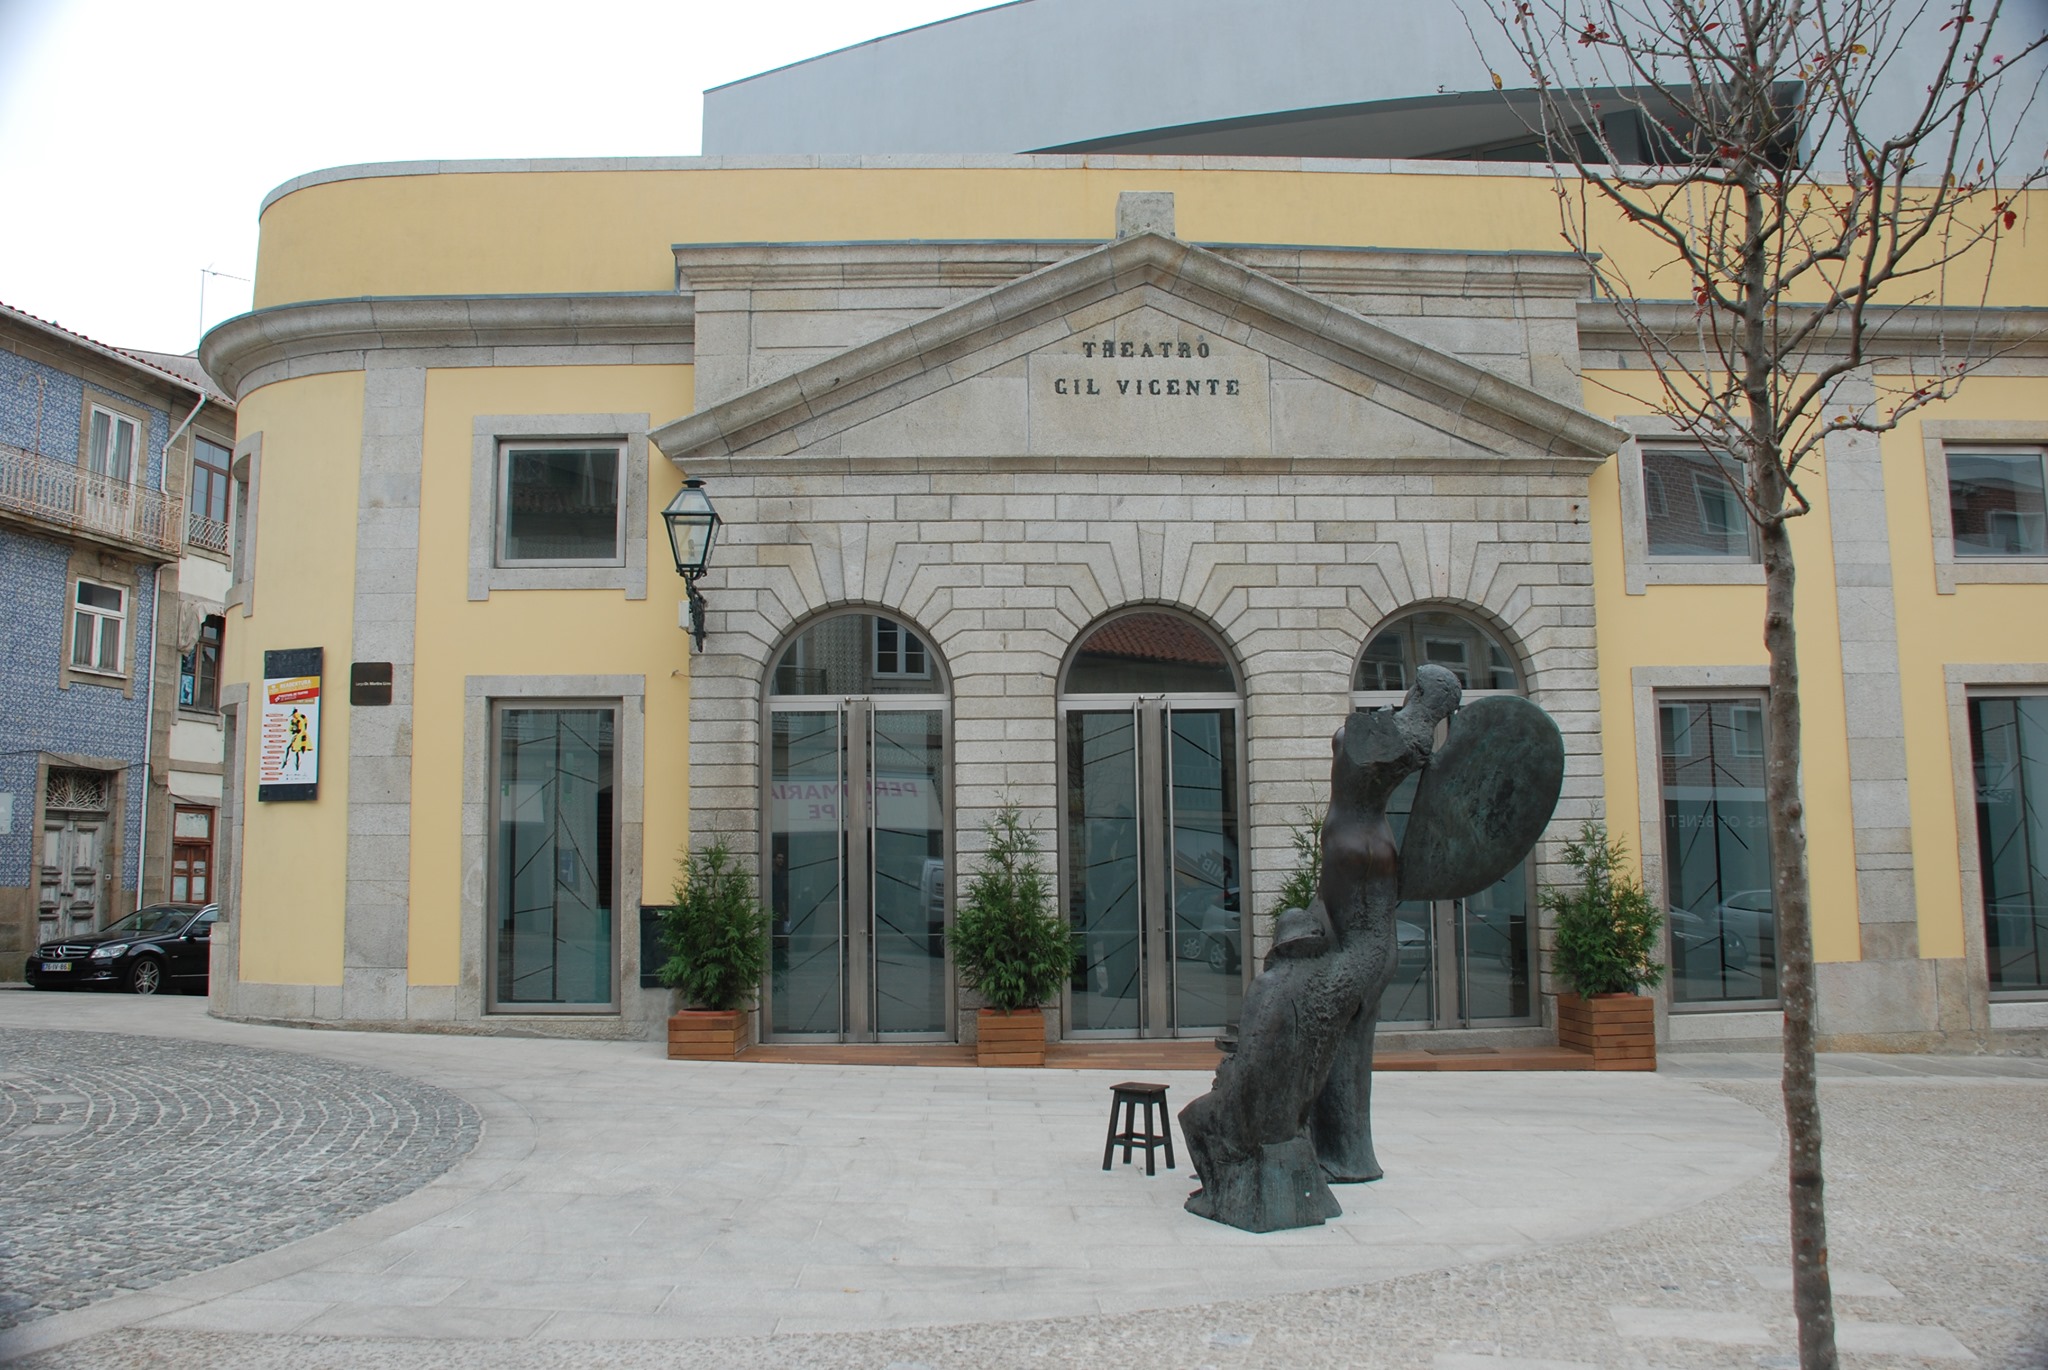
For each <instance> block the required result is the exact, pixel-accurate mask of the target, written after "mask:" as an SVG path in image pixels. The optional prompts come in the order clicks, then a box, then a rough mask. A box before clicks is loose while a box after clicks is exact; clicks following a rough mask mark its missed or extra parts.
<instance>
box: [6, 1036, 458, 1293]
mask: <svg viewBox="0 0 2048 1370" xmlns="http://www.w3.org/2000/svg"><path fill="white" fill-rule="evenodd" d="M478 1131H479V1121H478V1117H477V1113H476V1110H475V1109H473V1108H471V1107H470V1106H469V1105H468V1104H467V1103H465V1102H463V1101H462V1100H461V1099H458V1098H457V1097H455V1096H454V1095H452V1094H450V1093H448V1092H447V1091H445V1090H441V1089H436V1088H434V1087H433V1086H431V1085H426V1084H421V1083H419V1082H418V1081H415V1080H410V1079H406V1078H405V1077H403V1076H398V1075H392V1074H387V1073H386V1072H384V1071H380V1070H371V1069H366V1068H364V1067H361V1066H352V1065H344V1064H342V1063H340V1062H337V1061H328V1060H323V1059H320V1058H318V1057H309V1056H296V1055H286V1054H284V1053H280V1052H272V1051H259V1050H252V1049H250V1048H247V1047H234V1046H221V1045H216V1044H212V1043H201V1042H180V1041H171V1040H164V1039H159V1038H145V1037H126V1036H119V1035H114V1034H106V1033H80V1032H43V1031H24V1030H16V1029H10V1030H9V1031H8V1032H7V1033H6V1034H5V1036H4V1037H0V1176H4V1177H5V1178H4V1180H0V1328H5V1327H12V1326H15V1325H17V1324H20V1323H24V1322H29V1321H32V1320H34V1319H36V1318H41V1317H46V1316H48V1315H50V1314H52V1313H56V1312H61V1311H63V1310H66V1309H72V1308H80V1307H83V1306H85V1305H86V1304H89V1303H92V1302H95V1301H96V1300H99V1299H103V1298H108V1297H110V1296H112V1295H115V1294H119V1293H122V1292H124V1291H127V1290H134V1289H146V1288H148V1287H150V1286H151V1285H156V1284H162V1283H163V1282H164V1281H166V1280H172V1279H176V1278H177V1277H178V1276H180V1275H189V1274H192V1273H194V1272H196V1271H200V1270H205V1269H208V1268H210V1267H212V1266H216V1265H222V1264H225V1263H226V1262H228V1261H233V1260H239V1259H241V1258H242V1257H244V1256H250V1255H254V1254H255V1253H257V1252H259V1251H267V1250H270V1249H271V1248H273V1247H276V1246H281V1245H283V1244H284V1243H286V1242H290V1241H295V1240H297V1239H298V1238H300V1237H306V1236H310V1235H312V1234H313V1233H315V1232H318V1231H320V1230H322V1229H323V1228H328V1227H332V1226H334V1225H335V1224H336V1223H338V1222H341V1221H343V1220H344V1219H347V1218H351V1217H354V1216H355V1215H357V1214H359V1213H365V1212H368V1211H369V1210H370V1209H373V1208H376V1207H379V1206H381V1205H383V1204H386V1203H389V1202H390V1201H391V1200H393V1199H396V1198H398V1197H399V1196H401V1195H403V1194H407V1193H409V1192H411V1191H412V1190H414V1189H417V1188H418V1187H419V1186H421V1185H423V1184H425V1183H426V1182H427V1181H429V1180H431V1179H433V1178H434V1177H435V1176H437V1175H439V1174H441V1173H442V1172H443V1171H445V1170H447V1169H448V1167H449V1166H451V1165H453V1164H454V1163H455V1162H456V1161H458V1160H460V1159H461V1158H462V1157H463V1156H465V1155H467V1154H468V1153H469V1151H470V1149H471V1148H472V1147H474V1146H475V1145H476V1141H477V1136H478Z"/></svg>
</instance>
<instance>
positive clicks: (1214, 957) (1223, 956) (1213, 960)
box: [1208, 937, 1235, 974]
mask: <svg viewBox="0 0 2048 1370" xmlns="http://www.w3.org/2000/svg"><path fill="white" fill-rule="evenodd" d="M1233 959H1235V958H1233V957H1232V956H1231V954H1230V948H1229V947H1228V946H1226V945H1224V942H1223V939H1222V938H1220V937H1211V938H1210V939H1209V957H1208V960H1209V969H1210V970H1214V971H1221V972H1223V973H1225V974H1228V973H1229V972H1230V971H1231V970H1232V969H1234V967H1233V966H1232V965H1231V964H1230V963H1231V961H1232V960H1233Z"/></svg>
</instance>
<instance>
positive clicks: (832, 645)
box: [768, 614, 944, 695]
mask: <svg viewBox="0 0 2048 1370" xmlns="http://www.w3.org/2000/svg"><path fill="white" fill-rule="evenodd" d="M943 689H944V685H943V684H942V682H941V681H940V679H939V677H938V674H937V672H936V669H935V667H934V665H933V662H932V653H931V649H930V648H929V647H928V646H926V644H925V641H924V639H923V638H921V637H919V636H918V635H917V634H916V633H914V632H912V631H911V630H910V629H909V628H907V627H905V626H904V625H903V624H901V623H899V622H897V621H896V620H895V619H892V618H884V617H882V616H881V615H880V614H834V615H833V616H831V617H830V618H823V619H820V620H818V621H817V622H816V623H813V624H812V625H811V626H810V627H808V628H806V629H804V630H803V632H801V633H799V634H798V635H797V638H796V640H795V641H794V642H792V643H790V644H789V646H788V647H787V648H785V649H784V650H783V653H782V656H781V657H780V658H779V659H778V660H777V661H776V663H775V670H774V671H773V672H772V673H770V675H769V678H768V693H770V694H772V695H905V694H909V695H928V694H938V693H940V692H941V691H942V690H943Z"/></svg>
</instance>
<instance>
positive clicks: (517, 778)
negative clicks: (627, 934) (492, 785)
mask: <svg viewBox="0 0 2048 1370" xmlns="http://www.w3.org/2000/svg"><path fill="white" fill-rule="evenodd" d="M612 728H613V711H612V710H610V709H506V710H504V711H503V712H502V713H501V714H500V715H499V741H498V786H497V813H496V820H495V824H494V832H493V837H494V839H495V845H496V847H497V850H496V852H495V853H494V862H495V872H496V876H497V882H496V883H497V889H496V891H495V902H496V908H495V910H494V920H493V921H494V935H495V941H496V946H495V948H494V952H495V955H496V958H497V997H498V1002H499V1003H501V1004H592V1005H608V1004H610V1003H611V1002H612V929H613V926H614V924H615V919H614V917H613V909H614V902H613V890H612V885H613V877H614V871H613V857H612V853H613V851H614V850H615V838H614V789H613V737H612Z"/></svg>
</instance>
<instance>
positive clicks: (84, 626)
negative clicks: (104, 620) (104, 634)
mask: <svg viewBox="0 0 2048 1370" xmlns="http://www.w3.org/2000/svg"><path fill="white" fill-rule="evenodd" d="M98 622H99V619H98V618H97V617H95V616H94V615H92V614H88V613H86V612H84V611H83V610H81V611H80V612H78V613H76V614H73V615H72V616H71V664H72V665H73V666H87V667H89V666H91V665H92V651H93V632H92V630H93V625H94V624H96V623H98Z"/></svg>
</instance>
